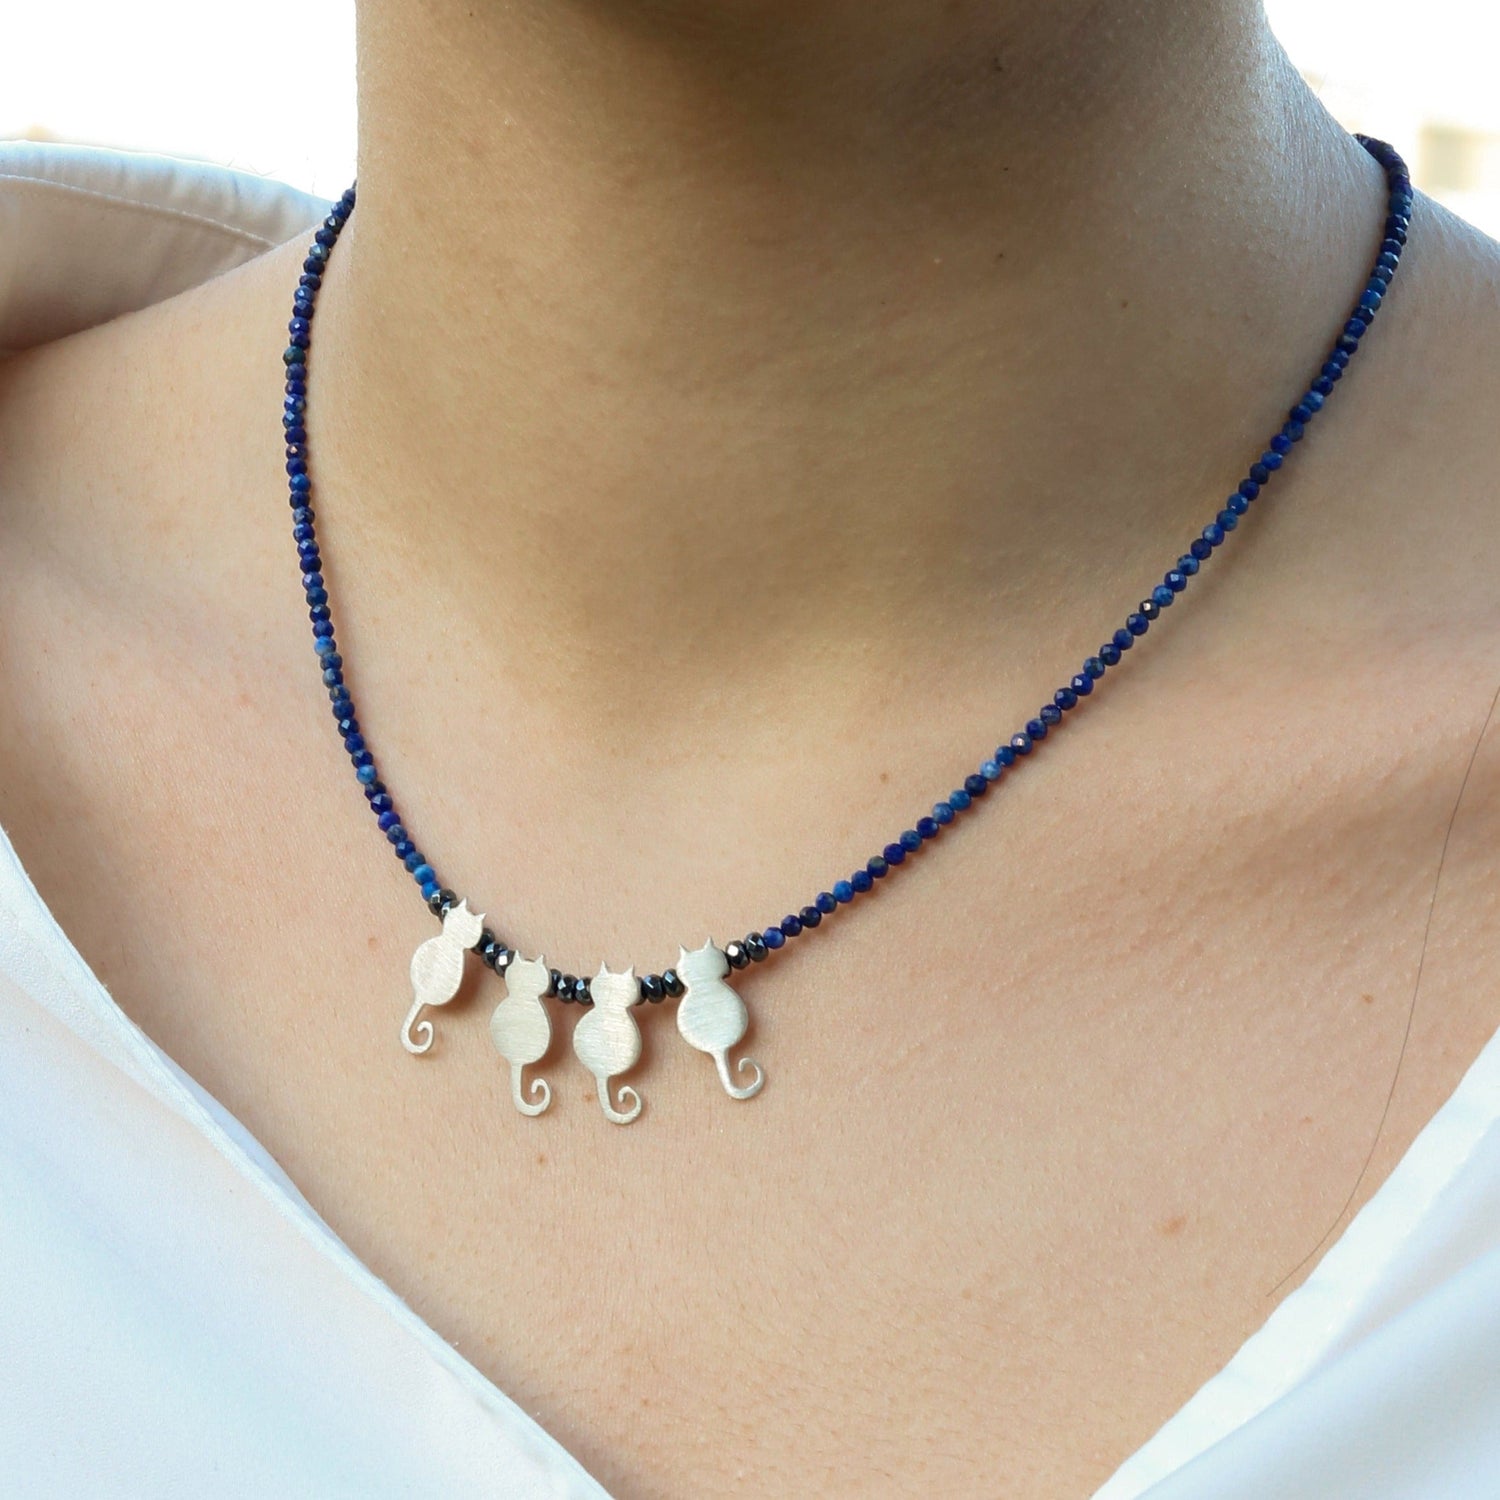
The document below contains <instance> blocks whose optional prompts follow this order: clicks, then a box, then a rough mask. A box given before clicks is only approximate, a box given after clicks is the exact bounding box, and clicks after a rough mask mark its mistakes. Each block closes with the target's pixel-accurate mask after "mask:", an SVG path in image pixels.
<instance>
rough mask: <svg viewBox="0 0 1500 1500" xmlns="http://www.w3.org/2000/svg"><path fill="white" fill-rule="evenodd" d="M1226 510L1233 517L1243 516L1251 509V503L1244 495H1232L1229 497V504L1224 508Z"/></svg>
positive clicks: (1229, 528) (1230, 528) (1228, 528)
mask: <svg viewBox="0 0 1500 1500" xmlns="http://www.w3.org/2000/svg"><path fill="white" fill-rule="evenodd" d="M1224 509H1225V510H1227V511H1228V512H1229V513H1230V514H1231V515H1234V516H1242V515H1244V514H1245V512H1246V511H1248V510H1249V509H1250V502H1249V501H1248V500H1247V499H1246V498H1245V497H1244V496H1243V495H1231V496H1230V497H1229V503H1228V504H1227V505H1226V506H1225V507H1224ZM1225 529H1226V530H1233V527H1226V528H1225Z"/></svg>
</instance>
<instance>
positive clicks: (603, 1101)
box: [596, 1078, 641, 1125]
mask: <svg viewBox="0 0 1500 1500" xmlns="http://www.w3.org/2000/svg"><path fill="white" fill-rule="evenodd" d="M596 1082H597V1083H598V1085H599V1103H600V1105H602V1106H603V1109H604V1113H605V1115H606V1117H607V1118H609V1119H611V1120H613V1121H614V1122H615V1124H616V1125H628V1124H630V1122H631V1121H632V1120H633V1119H635V1117H636V1116H637V1115H638V1114H640V1112H641V1096H640V1095H639V1094H638V1093H636V1091H635V1090H634V1089H633V1088H631V1086H630V1085H629V1084H628V1083H622V1084H621V1085H620V1103H621V1104H622V1105H623V1106H624V1109H623V1110H620V1109H616V1108H615V1106H614V1103H613V1102H612V1101H611V1099H610V1097H609V1079H608V1078H599V1079H597V1080H596Z"/></svg>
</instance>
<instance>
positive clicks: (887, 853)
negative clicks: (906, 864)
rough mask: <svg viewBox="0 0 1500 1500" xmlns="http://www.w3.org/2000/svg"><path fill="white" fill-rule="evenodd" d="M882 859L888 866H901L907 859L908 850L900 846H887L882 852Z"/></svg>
mask: <svg viewBox="0 0 1500 1500" xmlns="http://www.w3.org/2000/svg"><path fill="white" fill-rule="evenodd" d="M880 857H881V858H882V859H883V860H884V861H885V862H886V864H887V865H899V864H901V863H902V862H903V861H904V860H905V859H906V850H905V849H903V848H902V847H901V845H900V844H887V845H886V846H885V848H884V849H882V850H881V851H880Z"/></svg>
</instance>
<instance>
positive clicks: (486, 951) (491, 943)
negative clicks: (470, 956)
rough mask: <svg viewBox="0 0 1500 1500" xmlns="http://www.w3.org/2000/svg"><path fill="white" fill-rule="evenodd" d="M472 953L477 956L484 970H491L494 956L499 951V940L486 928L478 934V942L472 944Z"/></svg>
mask: <svg viewBox="0 0 1500 1500" xmlns="http://www.w3.org/2000/svg"><path fill="white" fill-rule="evenodd" d="M474 951H475V952H476V953H477V954H478V955H479V959H480V962H481V963H482V964H483V965H484V966H485V968H487V969H493V968H494V967H495V955H496V954H497V953H498V952H499V951H500V939H499V938H497V937H496V936H495V934H494V933H493V932H491V931H490V930H489V928H488V927H486V928H485V929H484V931H483V932H481V933H480V934H479V941H478V942H477V943H475V944H474Z"/></svg>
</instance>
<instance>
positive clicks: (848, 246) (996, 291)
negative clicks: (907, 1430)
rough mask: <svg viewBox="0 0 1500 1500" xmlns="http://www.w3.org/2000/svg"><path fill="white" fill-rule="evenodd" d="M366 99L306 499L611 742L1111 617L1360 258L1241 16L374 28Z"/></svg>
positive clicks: (492, 19)
mask: <svg viewBox="0 0 1500 1500" xmlns="http://www.w3.org/2000/svg"><path fill="white" fill-rule="evenodd" d="M360 84H361V132H360V166H359V171H360V200H359V208H358V210H357V211H356V213H355V215H354V217H353V219H352V221H351V224H350V227H349V229H348V230H347V231H346V234H345V237H344V240H343V241H342V242H341V243H340V246H339V249H338V251H337V252H336V254H335V257H334V262H333V266H332V268H331V270H330V273H329V277H328V285H327V287H326V289H325V291H324V294H323V298H322V301H321V305H320V312H319V320H318V322H319V327H318V337H317V339H316V340H315V344H314V366H315V373H316V377H317V379H316V384H317V389H316V395H315V401H314V412H315V425H314V438H315V453H316V454H317V457H318V465H319V474H318V481H319V483H320V485H322V486H323V487H324V489H325V490H328V489H330V488H332V489H333V490H334V491H335V492H338V493H344V494H346V495H348V496H350V497H353V496H356V495H357V496H358V503H359V511H360V514H359V524H360V525H361V526H362V527H364V528H365V529H366V531H367V535H368V539H369V540H370V541H371V542H373V543H376V544H380V545H386V546H388V547H391V548H393V549H394V550H395V552H396V554H397V555H399V556H400V557H402V558H403V559H404V566H405V568H406V570H407V576H408V577H409V578H410V579H411V580H412V584H411V586H412V587H413V589H416V588H417V587H418V586H419V585H420V587H421V589H423V590H424V591H426V592H427V594H428V602H429V605H430V606H431V607H434V608H438V609H445V610H446V609H451V610H452V611H454V612H455V616H456V617H467V618H471V619H474V620H476V621H481V622H492V623H493V625H494V628H495V630H496V631H497V633H498V632H502V631H504V632H508V634H509V638H511V639H513V640H514V639H518V638H525V634H524V632H523V631H522V622H523V621H524V620H525V619H526V618H528V617H531V618H533V619H534V618H535V617H536V616H538V615H542V616H545V617H546V621H547V632H546V634H547V637H548V640H549V642H550V644H551V647H552V649H553V650H554V651H556V652H557V653H558V659H559V660H564V659H565V660H568V661H570V662H572V663H574V664H575V665H574V666H573V667H572V668H570V670H569V673H568V675H569V676H570V677H571V676H572V675H573V674H574V673H575V672H576V673H581V674H584V675H585V677H590V676H594V677H596V676H601V675H608V677H609V680H610V683H611V688H610V691H611V693H619V694H621V695H623V699H629V698H630V697H631V696H632V695H634V694H636V693H638V692H640V691H644V690H645V689H646V686H647V683H648V681H649V680H651V679H655V680H657V681H659V680H660V678H661V674H662V670H663V668H664V667H669V668H671V669H672V671H673V673H674V674H676V675H675V676H674V681H679V682H681V681H682V674H687V675H688V677H689V679H691V677H693V676H695V675H698V674H701V675H702V677H703V678H704V681H705V684H706V683H708V682H712V681H721V680H723V678H724V676H725V675H726V674H727V675H730V676H734V675H735V674H736V673H737V672H738V673H739V674H741V675H743V673H744V672H745V671H746V670H748V668H749V664H750V663H752V662H759V663H760V664H761V665H762V666H763V667H765V668H766V669H767V670H774V669H777V668H779V667H780V666H781V665H782V664H784V663H794V662H797V661H799V660H800V661H805V660H806V659H807V655H808V653H809V652H812V653H816V652H818V651H819V650H820V649H821V648H822V646H823V645H824V644H825V643H831V642H835V641H838V640H839V639H840V638H841V637H843V636H846V635H847V633H848V631H849V628H850V621H851V619H857V620H858V622H859V625H858V629H859V633H860V636H861V638H862V641H863V643H864V644H865V645H868V644H869V643H870V641H871V640H872V638H876V637H879V636H880V635H881V634H882V633H884V634H886V635H888V636H889V637H890V639H891V640H892V641H897V640H899V641H901V642H903V643H904V645H905V646H907V647H911V646H912V644H913V642H916V643H917V645H916V649H917V650H918V651H919V652H925V651H926V649H927V648H928V646H931V645H935V644H936V643H939V642H941V641H942V640H943V639H944V638H945V637H951V636H952V634H953V632H954V630H955V628H957V626H958V624H959V622H960V621H970V622H972V621H974V620H975V618H976V615H975V611H976V610H978V611H982V612H984V613H986V614H987V616H988V618H987V619H985V620H983V621H981V623H982V624H986V625H988V624H993V623H996V622H998V621H999V620H1001V619H1007V620H1014V619H1015V618H1017V617H1018V616H1019V615H1021V614H1027V613H1029V614H1030V615H1032V616H1033V617H1038V616H1039V617H1041V618H1040V623H1039V625H1038V628H1045V627H1046V625H1047V622H1048V619H1047V617H1048V611H1050V610H1056V611H1057V618H1058V619H1059V620H1061V619H1063V618H1066V617H1069V616H1074V615H1076V614H1077V612H1078V610H1079V609H1081V608H1084V607H1088V608H1089V609H1090V611H1091V616H1092V617H1094V618H1098V619H1104V618H1105V617H1107V616H1108V615H1109V614H1110V613H1111V611H1113V610H1116V609H1118V608H1122V607H1123V608H1128V607H1129V605H1130V604H1131V603H1132V602H1133V601H1132V600H1130V599H1127V598H1125V597H1123V595H1120V594H1117V593H1116V592H1111V590H1112V589H1115V588H1118V587H1123V588H1133V587H1138V586H1139V584H1137V583H1127V582H1125V581H1124V580H1125V578H1126V576H1127V573H1128V572H1129V570H1131V569H1134V570H1135V573H1132V574H1129V576H1132V577H1133V576H1135V574H1138V573H1139V571H1140V568H1141V567H1142V566H1144V567H1146V568H1148V569H1149V568H1154V567H1155V566H1156V565H1157V564H1159V563H1160V562H1161V561H1163V560H1164V558H1165V557H1166V555H1167V554H1169V553H1171V552H1172V551H1173V549H1174V548H1179V547H1180V546H1181V545H1182V544H1183V543H1184V542H1185V541H1186V540H1187V538H1188V537H1189V536H1191V535H1192V531H1190V530H1187V531H1185V530H1184V527H1188V526H1193V527H1194V528H1195V527H1196V525H1197V524H1201V521H1202V519H1203V518H1204V516H1206V515H1207V514H1209V513H1211V511H1212V508H1213V506H1214V504H1215V503H1216V501H1217V500H1218V499H1219V498H1220V497H1219V496H1218V495H1217V494H1216V491H1218V490H1220V489H1227V487H1229V486H1231V485H1232V483H1233V481H1234V479H1235V478H1236V477H1237V475H1238V473H1239V472H1240V470H1241V469H1242V468H1243V466H1244V464H1245V462H1247V461H1248V460H1249V459H1250V458H1252V457H1253V456H1254V454H1253V453H1252V452H1251V451H1250V448H1251V446H1252V445H1254V444H1255V443H1257V442H1258V441H1259V440H1260V438H1261V437H1262V436H1263V435H1264V433H1265V432H1266V431H1268V430H1270V429H1271V427H1272V426H1273V425H1274V422H1275V420H1276V418H1277V416H1278V413H1279V412H1280V410H1281V408H1282V407H1283V406H1284V405H1285V404H1286V402H1287V400H1288V399H1289V398H1290V397H1291V396H1292V395H1294V394H1295V391H1296V388H1297V386H1298V383H1299V381H1301V380H1302V379H1304V377H1305V376H1306V375H1307V374H1309V373H1310V367H1311V365H1312V364H1314V363H1315V362H1316V360H1317V358H1318V355H1319V353H1320V350H1321V349H1322V347H1324V346H1325V345H1326V343H1327V342H1328V339H1329V337H1330V336H1331V334H1332V333H1333V332H1334V331H1335V328H1336V324H1337V322H1338V321H1339V318H1340V315H1341V313H1342V310H1343V309H1344V307H1345V306H1346V305H1347V304H1348V302H1349V301H1350V300H1352V298H1353V296H1354V295H1356V293H1357V289H1358V287H1359V285H1360V283H1361V281H1362V277H1363V271H1364V266H1365V262H1366V260H1367V259H1368V254H1369V252H1370V250H1371V249H1372V246H1373V243H1374V236H1375V232H1376V229H1377V227H1378V219H1379V203H1378V198H1379V192H1378V180H1379V174H1378V171H1377V170H1376V169H1375V168H1374V166H1373V163H1370V162H1368V161H1366V160H1365V159H1364V156H1363V153H1362V152H1360V151H1359V150H1358V149H1357V147H1354V146H1353V145H1352V143H1349V142H1347V140H1346V139H1345V138H1344V137H1343V136H1342V133H1341V132H1339V131H1338V130H1337V129H1336V128H1335V127H1333V126H1332V124H1331V122H1328V121H1327V119H1326V117H1324V116H1323V115H1322V114H1321V111H1319V110H1318V109H1317V107H1316V105H1315V104H1314V103H1313V102H1312V101H1311V100H1310V99H1309V97H1308V96H1307V94H1306V91H1305V89H1304V88H1303V86H1302V85H1301V83H1300V80H1298V79H1297V78H1296V76H1295V74H1294V73H1293V72H1292V70H1291V69H1290V67H1289V65H1288V64H1287V62H1286V60H1285V58H1284V56H1283V55H1282V54H1281V52H1280V50H1279V48H1278V47H1277V46H1276V44H1275V43H1274V41H1273V40H1272V39H1271V38H1270V37H1269V35H1268V33H1267V31H1266V29H1265V27H1264V23H1263V18H1262V16H1261V14H1260V11H1259V8H1258V6H1253V5H1250V4H1247V3H1240V0H1217V3H1199V4H1181V3H1172V0H1160V3H1152V0H1139V3H1137V4H1135V5H1134V6H1131V7H1108V6H1102V5H1099V4H1098V3H1096V0H1053V3H1051V4H1049V5H1046V6H1035V5H1025V6H1023V5H1021V4H1018V3H1009V0H993V3H989V4H978V3H969V4H965V3H960V0H954V3H951V4H947V5H938V4H935V3H928V0H820V3H817V4H807V3H802V4H798V5H791V4H789V3H772V0H682V3H671V0H660V3H653V0H594V3H574V4H562V5H560V4H557V3H555V0H545V3H542V0H514V3H508V4H504V5H501V4H492V3H474V4H458V3H450V0H422V3H419V0H403V3H396V0H387V3H384V4H381V5H378V6H377V5H375V4H373V3H370V4H366V5H365V6H363V7H362V9H361V13H360ZM319 356H321V360H320V359H319ZM318 422H321V423H322V424H323V426H322V436H321V446H319V439H320V431H319V427H318V425H317V424H318ZM1079 562H1083V563H1084V566H1083V568H1082V570H1081V572H1077V573H1075V574H1074V575H1073V576H1074V577H1076V578H1078V579H1079V582H1078V584H1077V587H1078V588H1079V589H1080V590H1081V592H1080V593H1079V594H1078V595H1069V593H1068V588H1069V587H1071V586H1072V585H1071V584H1070V583H1069V582H1068V578H1069V569H1070V568H1072V567H1073V566H1074V565H1075V564H1077V563H1079ZM1116 563H1118V570H1119V574H1120V576H1119V578H1117V577H1116ZM1146 581H1148V579H1147V578H1146V577H1141V579H1140V582H1142V583H1144V582H1146ZM1060 582H1061V583H1062V585H1063V587H1062V589H1061V591H1059V590H1058V585H1059V583H1060ZM433 590H437V591H438V592H437V594H436V595H434V594H433V593H432V591H433ZM1085 601H1087V603H1085ZM488 628H489V626H488V624H484V623H481V624H479V625H477V626H476V629H477V630H478V632H479V633H481V634H483V633H485V632H486V631H487V630H488ZM533 633H534V632H533ZM573 685H574V686H575V687H577V686H579V683H577V682H575V683H574V684H573ZM582 685H583V686H584V687H585V688H586V689H587V688H588V687H589V686H590V684H589V683H588V682H587V681H585V682H583V684H582ZM685 688H686V690H688V691H693V690H694V683H693V682H692V681H691V680H689V681H687V682H686V683H685Z"/></svg>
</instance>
